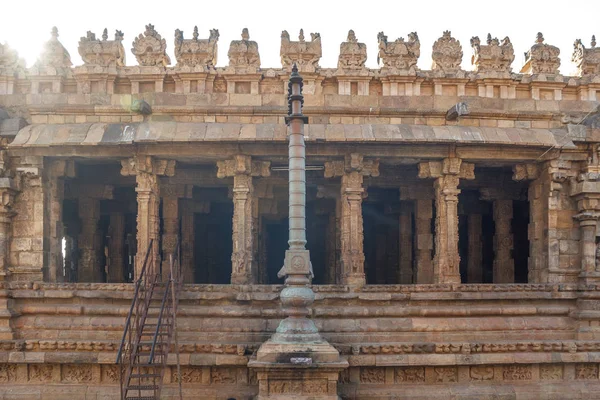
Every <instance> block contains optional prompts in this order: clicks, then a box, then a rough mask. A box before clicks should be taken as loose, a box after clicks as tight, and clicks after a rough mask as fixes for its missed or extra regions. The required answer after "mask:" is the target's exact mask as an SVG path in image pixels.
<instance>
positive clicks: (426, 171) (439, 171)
mask: <svg viewBox="0 0 600 400" xmlns="http://www.w3.org/2000/svg"><path fill="white" fill-rule="evenodd" d="M444 175H456V176H458V178H460V179H468V180H472V179H475V165H474V164H472V163H468V162H464V161H463V160H462V159H460V158H457V157H449V158H445V159H444V160H442V161H426V162H422V163H419V178H421V179H429V178H440V177H442V176H444Z"/></svg>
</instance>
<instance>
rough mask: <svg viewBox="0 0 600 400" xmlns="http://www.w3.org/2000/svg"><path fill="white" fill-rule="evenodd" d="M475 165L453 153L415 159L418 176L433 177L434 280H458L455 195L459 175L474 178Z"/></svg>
mask: <svg viewBox="0 0 600 400" xmlns="http://www.w3.org/2000/svg"><path fill="white" fill-rule="evenodd" d="M474 171H475V166H474V165H473V164H471V163H467V162H463V161H462V159H460V158H457V157H450V158H445V159H444V160H443V161H429V162H422V163H419V178H430V179H431V178H432V179H435V182H434V191H435V205H436V216H435V255H434V257H433V281H434V283H460V272H459V264H460V256H459V254H458V195H459V194H460V189H458V184H459V182H460V179H475V172H474Z"/></svg>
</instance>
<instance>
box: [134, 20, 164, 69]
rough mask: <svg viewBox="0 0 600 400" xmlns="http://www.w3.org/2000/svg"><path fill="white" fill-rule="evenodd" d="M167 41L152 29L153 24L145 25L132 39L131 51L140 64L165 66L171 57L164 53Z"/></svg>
mask: <svg viewBox="0 0 600 400" xmlns="http://www.w3.org/2000/svg"><path fill="white" fill-rule="evenodd" d="M166 50H167V41H166V40H165V39H163V38H162V37H161V36H160V35H159V34H158V32H156V30H155V29H154V25H152V24H148V25H146V30H145V31H144V33H143V34H140V35H139V36H138V37H136V38H135V40H134V41H133V48H132V49H131V52H132V53H133V55H134V56H135V58H136V60H137V62H138V64H139V65H141V66H148V67H155V66H159V67H160V66H163V67H166V66H167V65H169V64H170V63H171V59H170V58H169V56H168V55H167V53H166Z"/></svg>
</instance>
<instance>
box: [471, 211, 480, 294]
mask: <svg viewBox="0 0 600 400" xmlns="http://www.w3.org/2000/svg"><path fill="white" fill-rule="evenodd" d="M478 211H479V210H478ZM467 218H468V222H467V224H468V232H469V253H468V260H467V281H468V283H481V282H483V252H482V250H483V249H482V244H483V243H482V240H481V239H482V230H481V228H482V215H481V213H480V212H473V213H470V214H469V216H468V217H467Z"/></svg>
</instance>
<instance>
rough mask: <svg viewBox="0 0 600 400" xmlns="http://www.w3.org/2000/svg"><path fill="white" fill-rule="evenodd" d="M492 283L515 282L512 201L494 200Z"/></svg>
mask: <svg viewBox="0 0 600 400" xmlns="http://www.w3.org/2000/svg"><path fill="white" fill-rule="evenodd" d="M493 209H494V224H495V226H496V232H495V233H494V255H495V257H494V267H493V275H494V283H514V282H515V261H514V260H513V256H512V253H513V234H512V226H511V224H512V218H513V201H512V200H494V203H493Z"/></svg>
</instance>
